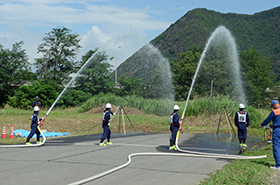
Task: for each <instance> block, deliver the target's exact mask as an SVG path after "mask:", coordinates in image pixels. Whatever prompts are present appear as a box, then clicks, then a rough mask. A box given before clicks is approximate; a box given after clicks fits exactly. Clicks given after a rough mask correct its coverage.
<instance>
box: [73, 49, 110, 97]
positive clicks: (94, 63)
mask: <svg viewBox="0 0 280 185" xmlns="http://www.w3.org/2000/svg"><path fill="white" fill-rule="evenodd" d="M95 52H97V49H95V50H89V51H88V52H87V53H86V54H85V55H84V56H82V61H80V62H79V66H83V65H84V64H85V63H86V62H87V60H88V59H89V58H90V57H91V56H92V55H93V54H94V53H95ZM107 60H108V55H106V53H105V51H103V52H98V53H97V54H96V55H95V56H94V57H93V58H92V59H91V60H90V61H89V62H88V63H87V65H86V66H85V69H83V70H82V71H81V73H80V74H78V75H79V76H78V77H77V80H76V90H81V91H84V92H85V93H91V94H92V95H96V94H99V93H107V92H111V91H112V87H113V81H112V80H111V78H110V74H111V72H112V71H111V69H110V67H111V65H110V64H109V63H108V62H107Z"/></svg>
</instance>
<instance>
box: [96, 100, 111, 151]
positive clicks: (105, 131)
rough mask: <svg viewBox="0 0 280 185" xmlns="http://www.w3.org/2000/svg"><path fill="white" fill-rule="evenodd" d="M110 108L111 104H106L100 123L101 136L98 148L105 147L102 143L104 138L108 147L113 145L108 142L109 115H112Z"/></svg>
mask: <svg viewBox="0 0 280 185" xmlns="http://www.w3.org/2000/svg"><path fill="white" fill-rule="evenodd" d="M111 108H112V106H111V104H110V103H107V104H106V109H105V110H104V111H103V123H102V127H103V134H102V136H101V139H100V143H99V146H106V144H105V143H104V142H103V141H104V140H105V139H106V138H107V144H108V145H111V144H113V143H112V142H110V138H111V130H110V128H109V126H110V120H111V115H113V114H114V113H112V112H111Z"/></svg>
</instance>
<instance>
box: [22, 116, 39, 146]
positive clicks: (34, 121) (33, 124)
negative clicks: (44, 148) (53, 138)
mask: <svg viewBox="0 0 280 185" xmlns="http://www.w3.org/2000/svg"><path fill="white" fill-rule="evenodd" d="M41 120H42V119H39V117H38V113H34V114H33V115H32V118H31V126H30V128H31V131H30V133H29V135H28V137H27V139H26V142H29V140H30V138H32V136H33V135H34V134H36V135H37V141H40V132H39V130H38V128H37V126H38V125H39V124H38V122H39V121H41Z"/></svg>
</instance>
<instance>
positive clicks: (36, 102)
mask: <svg viewBox="0 0 280 185" xmlns="http://www.w3.org/2000/svg"><path fill="white" fill-rule="evenodd" d="M35 106H38V107H39V101H37V100H35V101H34V102H33V103H32V107H33V108H34V107H35ZM33 113H34V114H35V111H34V112H33Z"/></svg>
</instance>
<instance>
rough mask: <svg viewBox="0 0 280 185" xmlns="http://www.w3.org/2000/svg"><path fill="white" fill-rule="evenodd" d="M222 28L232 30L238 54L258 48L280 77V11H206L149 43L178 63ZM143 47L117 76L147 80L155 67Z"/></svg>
mask: <svg viewBox="0 0 280 185" xmlns="http://www.w3.org/2000/svg"><path fill="white" fill-rule="evenodd" d="M220 25H224V26H225V27H226V28H227V29H229V30H230V31H231V33H232V35H233V37H235V39H236V44H237V47H238V50H239V51H242V50H246V49H248V48H256V50H257V51H259V52H260V53H261V54H262V56H263V57H268V58H270V61H271V62H272V63H273V67H274V68H273V70H274V72H275V73H277V74H279V76H280V7H276V8H273V9H270V10H267V11H263V12H260V13H256V14H254V15H245V14H236V13H227V14H223V13H219V12H216V11H212V10H207V9H204V8H199V9H194V10H191V11H189V12H187V13H186V14H185V15H184V16H182V17H181V18H180V19H179V20H177V21H176V22H175V23H174V24H171V25H170V26H169V28H167V29H166V30H165V31H164V32H163V33H162V34H160V35H159V36H157V37H156V38H155V39H153V40H152V41H151V42H150V43H151V44H152V45H153V46H154V47H155V48H157V49H158V50H159V51H160V52H161V53H162V55H163V56H164V57H165V58H167V59H169V61H175V60H177V59H179V56H178V54H179V53H183V52H187V51H190V50H191V49H193V48H204V47H205V44H206V42H207V39H208V38H209V36H210V35H211V33H212V32H213V31H214V30H215V29H216V28H217V27H218V26H220ZM145 50H147V46H144V47H143V48H141V49H140V50H139V51H137V52H136V53H134V54H133V55H132V56H131V57H130V58H128V59H127V60H126V61H125V62H123V63H122V64H121V65H120V66H119V67H118V74H120V75H123V76H137V77H140V78H145V77H146V76H147V74H148V73H151V71H152V70H151V67H154V66H155V65H153V64H152V63H153V61H147V60H146V59H145V55H143V52H144V51H145Z"/></svg>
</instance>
